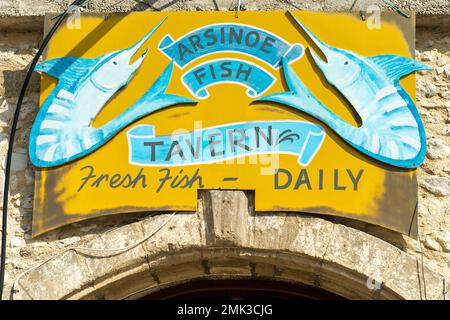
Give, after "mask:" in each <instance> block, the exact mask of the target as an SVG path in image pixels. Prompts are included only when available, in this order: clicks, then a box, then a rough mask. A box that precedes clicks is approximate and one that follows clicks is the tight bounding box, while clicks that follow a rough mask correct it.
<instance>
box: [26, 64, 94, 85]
mask: <svg viewBox="0 0 450 320" xmlns="http://www.w3.org/2000/svg"><path fill="white" fill-rule="evenodd" d="M99 60H100V59H99V58H96V59H88V58H79V57H63V58H57V59H52V60H48V61H44V62H42V63H39V64H38V65H36V67H35V68H34V71H36V72H43V73H46V74H48V75H49V76H52V77H54V78H57V79H59V80H60V81H64V86H65V87H68V88H70V87H71V86H72V84H74V83H76V82H79V81H80V79H82V78H83V77H84V76H85V75H87V74H88V73H89V72H91V71H92V70H93V69H94V67H95V65H96V64H97V62H98V61H99Z"/></svg>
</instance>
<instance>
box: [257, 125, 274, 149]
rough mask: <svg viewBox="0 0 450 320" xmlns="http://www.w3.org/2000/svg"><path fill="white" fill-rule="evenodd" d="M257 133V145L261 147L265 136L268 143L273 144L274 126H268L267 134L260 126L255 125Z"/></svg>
mask: <svg viewBox="0 0 450 320" xmlns="http://www.w3.org/2000/svg"><path fill="white" fill-rule="evenodd" d="M255 133H256V147H257V148H259V147H260V145H261V141H260V139H261V138H263V139H264V140H266V143H267V144H268V145H269V146H271V145H272V126H268V127H267V133H268V134H267V135H266V134H265V133H264V132H263V131H262V130H261V128H260V127H255Z"/></svg>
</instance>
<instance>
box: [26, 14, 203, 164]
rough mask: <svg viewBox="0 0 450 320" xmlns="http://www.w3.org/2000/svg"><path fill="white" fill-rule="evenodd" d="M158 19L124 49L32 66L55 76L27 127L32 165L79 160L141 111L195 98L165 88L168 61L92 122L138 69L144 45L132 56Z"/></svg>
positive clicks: (148, 111)
mask: <svg viewBox="0 0 450 320" xmlns="http://www.w3.org/2000/svg"><path fill="white" fill-rule="evenodd" d="M163 21H164V19H163V20H162V21H161V22H159V23H158V25H156V26H155V27H154V28H153V29H152V30H151V31H150V32H148V33H147V34H146V35H145V36H144V37H143V38H142V39H141V40H139V41H138V42H137V43H136V44H134V45H132V46H131V47H129V48H127V49H123V50H119V51H115V52H111V53H107V54H104V55H102V56H100V57H97V58H93V59H88V58H80V57H63V58H57V59H53V60H48V61H45V62H42V63H40V64H38V65H37V66H36V68H35V71H37V72H43V73H46V74H48V75H50V76H52V77H55V78H57V79H58V80H59V81H58V84H57V85H56V87H55V89H54V90H53V91H52V92H51V94H50V95H49V97H48V98H47V99H46V100H45V101H44V103H43V105H42V107H41V108H40V110H39V112H38V115H37V117H36V120H35V122H34V124H33V127H32V129H31V135H30V144H29V152H30V158H31V162H32V163H33V164H34V165H35V166H38V167H53V166H58V165H62V164H65V163H67V162H70V161H72V160H75V159H79V158H80V157H83V156H85V155H87V154H89V153H91V152H93V151H95V150H96V149H98V148H99V147H101V146H102V145H104V144H105V143H106V142H107V141H108V140H110V139H111V138H112V137H113V136H114V135H115V134H117V133H118V132H120V131H121V130H122V129H123V128H125V127H126V126H128V125H129V124H131V123H133V122H134V121H136V120H138V119H140V118H142V117H144V116H146V115H149V114H151V113H153V112H155V111H157V110H161V109H163V108H166V107H169V106H172V105H176V104H181V103H193V102H195V101H193V100H191V99H188V98H184V97H180V96H176V95H171V94H166V93H165V90H166V89H167V86H168V84H169V81H170V78H171V74H172V69H173V63H171V64H170V65H169V66H168V67H166V69H165V70H164V71H163V73H162V74H161V75H160V76H159V78H158V79H157V80H156V81H155V83H153V85H152V86H151V87H150V88H149V89H148V90H147V92H146V93H145V94H144V95H143V96H142V97H141V98H140V99H139V100H138V101H136V102H135V103H133V104H132V105H131V106H130V107H128V109H126V110H125V111H124V112H123V113H122V114H120V115H119V116H118V117H116V118H114V119H112V120H111V121H109V122H108V123H106V124H104V125H103V126H101V127H99V128H95V127H93V125H92V122H93V120H94V119H95V117H96V116H97V114H98V113H99V112H100V111H101V109H102V108H103V106H104V105H105V104H106V103H107V102H108V101H109V100H110V99H111V98H112V97H113V95H114V94H115V93H116V92H117V91H118V90H119V89H121V88H122V87H124V86H126V85H127V84H128V82H129V81H130V80H131V79H132V77H133V75H134V74H135V72H136V71H137V70H138V69H139V67H140V66H141V64H142V63H143V61H144V59H145V56H146V55H147V52H148V50H145V51H144V53H143V54H142V55H141V56H140V57H138V58H137V59H136V61H134V62H133V63H131V60H132V57H133V56H134V55H135V54H136V53H137V52H138V50H139V49H140V48H141V47H142V46H143V45H144V43H145V42H146V41H147V40H148V39H149V38H150V36H151V35H152V33H153V32H154V31H155V30H156V29H157V28H158V27H159V26H160V25H161V24H162V22H163Z"/></svg>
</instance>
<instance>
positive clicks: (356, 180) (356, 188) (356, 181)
mask: <svg viewBox="0 0 450 320" xmlns="http://www.w3.org/2000/svg"><path fill="white" fill-rule="evenodd" d="M363 172H364V169H360V170H359V172H358V175H357V176H356V177H355V176H354V175H353V172H352V170H350V169H347V173H348V176H349V177H350V179H351V180H352V183H353V190H355V191H356V190H358V183H359V180H360V179H361V176H362V174H363Z"/></svg>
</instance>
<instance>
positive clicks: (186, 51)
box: [178, 43, 193, 60]
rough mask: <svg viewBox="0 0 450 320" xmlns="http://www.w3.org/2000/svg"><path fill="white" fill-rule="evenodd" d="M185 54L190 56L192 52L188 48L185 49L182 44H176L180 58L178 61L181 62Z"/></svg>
mask: <svg viewBox="0 0 450 320" xmlns="http://www.w3.org/2000/svg"><path fill="white" fill-rule="evenodd" d="M186 53H191V54H192V53H193V52H192V51H191V50H189V48H188V47H186V46H185V45H184V44H182V43H180V44H178V55H179V57H180V60H183V58H184V55H185V54H186Z"/></svg>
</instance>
